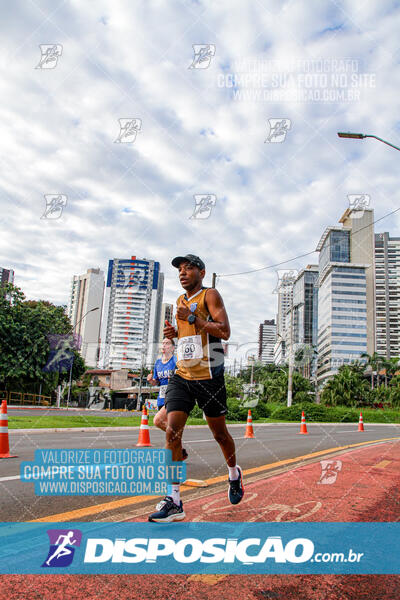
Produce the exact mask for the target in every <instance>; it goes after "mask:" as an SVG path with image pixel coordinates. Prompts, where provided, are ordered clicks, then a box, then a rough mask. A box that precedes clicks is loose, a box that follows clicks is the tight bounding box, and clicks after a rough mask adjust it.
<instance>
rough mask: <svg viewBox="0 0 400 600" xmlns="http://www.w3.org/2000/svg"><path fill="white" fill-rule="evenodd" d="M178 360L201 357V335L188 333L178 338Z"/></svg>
mask: <svg viewBox="0 0 400 600" xmlns="http://www.w3.org/2000/svg"><path fill="white" fill-rule="evenodd" d="M177 354H178V360H192V359H194V358H203V346H202V344H201V335H188V336H185V337H182V338H179V340H178V351H177Z"/></svg>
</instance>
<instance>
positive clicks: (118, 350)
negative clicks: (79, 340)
mask: <svg viewBox="0 0 400 600" xmlns="http://www.w3.org/2000/svg"><path fill="white" fill-rule="evenodd" d="M163 289H164V275H163V274H162V273H160V263H158V262H155V261H154V260H147V259H146V258H143V259H137V258H136V256H132V257H131V258H130V259H124V258H114V259H113V260H110V261H109V264H108V274H107V283H106V292H105V296H104V309H103V318H102V325H101V335H100V337H101V351H100V357H99V367H100V368H103V369H121V368H127V369H138V368H140V365H141V363H142V358H143V362H144V364H146V365H151V364H153V363H154V360H155V357H156V355H157V352H158V347H159V335H160V316H161V304H162V296H163Z"/></svg>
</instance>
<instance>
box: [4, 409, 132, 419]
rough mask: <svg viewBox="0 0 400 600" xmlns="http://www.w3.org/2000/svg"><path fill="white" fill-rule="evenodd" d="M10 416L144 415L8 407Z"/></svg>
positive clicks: (103, 411) (86, 410)
mask: <svg viewBox="0 0 400 600" xmlns="http://www.w3.org/2000/svg"><path fill="white" fill-rule="evenodd" d="M7 413H8V416H13V417H40V416H43V415H46V416H53V417H54V416H57V415H62V416H65V417H76V416H82V415H84V416H91V417H114V418H120V417H139V416H140V415H141V414H142V413H141V412H140V411H137V410H128V411H123V410H121V411H112V410H97V409H96V410H95V409H93V410H91V409H87V408H71V409H66V408H42V407H37V408H34V407H32V408H30V407H22V408H13V407H10V406H8V407H7Z"/></svg>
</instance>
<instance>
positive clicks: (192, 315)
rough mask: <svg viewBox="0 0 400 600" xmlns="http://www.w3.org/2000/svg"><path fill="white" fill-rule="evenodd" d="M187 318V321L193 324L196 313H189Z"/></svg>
mask: <svg viewBox="0 0 400 600" xmlns="http://www.w3.org/2000/svg"><path fill="white" fill-rule="evenodd" d="M187 320H188V322H189V323H190V324H191V325H193V323H194V322H195V320H196V315H194V314H193V313H191V314H190V315H189V316H188V318H187Z"/></svg>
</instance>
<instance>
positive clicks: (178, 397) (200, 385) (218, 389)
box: [165, 373, 228, 417]
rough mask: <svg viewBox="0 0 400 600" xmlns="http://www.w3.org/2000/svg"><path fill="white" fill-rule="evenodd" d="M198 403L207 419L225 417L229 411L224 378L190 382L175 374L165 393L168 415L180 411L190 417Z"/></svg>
mask: <svg viewBox="0 0 400 600" xmlns="http://www.w3.org/2000/svg"><path fill="white" fill-rule="evenodd" d="M196 402H197V404H198V406H199V408H200V409H201V410H202V411H204V414H205V415H206V416H207V417H221V416H222V415H225V414H226V413H227V412H228V409H227V406H226V388H225V378H224V376H223V375H219V376H218V377H214V378H213V379H193V380H189V379H183V377H181V376H180V375H177V374H176V373H175V375H173V376H172V377H171V378H170V380H169V382H168V387H167V391H166V393H165V408H166V411H167V413H170V412H172V411H174V410H180V411H183V412H185V413H186V414H188V415H189V414H190V412H191V410H192V409H193V408H194V406H195V404H196Z"/></svg>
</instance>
